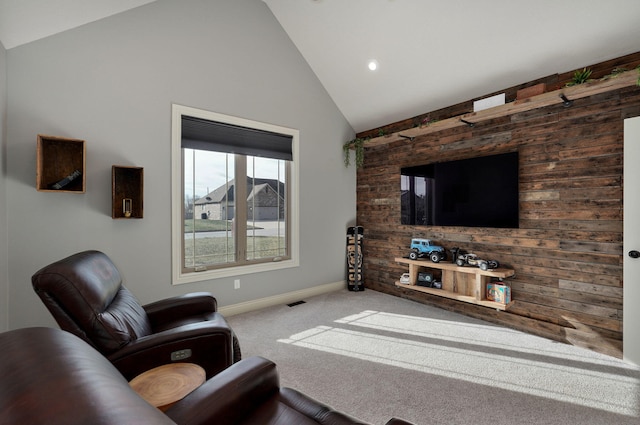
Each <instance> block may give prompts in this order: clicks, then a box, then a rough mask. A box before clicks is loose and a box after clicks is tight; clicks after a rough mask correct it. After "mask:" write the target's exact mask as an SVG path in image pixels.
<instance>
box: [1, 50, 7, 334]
mask: <svg viewBox="0 0 640 425" xmlns="http://www.w3.org/2000/svg"><path fill="white" fill-rule="evenodd" d="M6 117H7V51H6V50H5V48H4V46H3V45H2V43H0V332H1V331H3V330H5V329H7V326H8V321H9V316H8V314H9V282H8V263H7V257H8V254H7V249H8V245H7V202H6V199H5V198H6V196H5V186H6V185H5V181H6V175H7V167H6V161H5V159H6V146H7V144H6V140H7V138H6V131H5V130H6V127H7V125H6V123H7V119H6Z"/></svg>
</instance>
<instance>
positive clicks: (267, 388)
mask: <svg viewBox="0 0 640 425" xmlns="http://www.w3.org/2000/svg"><path fill="white" fill-rule="evenodd" d="M0 347H2V350H0V377H2V378H1V379H0V424H2V425H14V424H15V425H24V424H47V425H86V424H91V425H123V424H126V425H148V424H153V425H161V424H163V425H164V424H166V425H171V424H173V425H176V424H178V425H305V424H308V425H364V422H361V421H359V420H358V419H355V418H352V417H350V416H348V415H347V414H344V413H342V412H339V411H336V410H334V409H332V408H331V407H329V406H327V405H325V404H323V403H321V402H319V401H316V400H314V399H312V398H311V397H308V396H306V395H305V394H303V393H301V392H299V391H296V390H293V389H289V388H282V387H280V383H279V377H278V372H277V370H276V365H275V364H274V363H273V362H271V361H269V360H267V359H264V358H261V357H250V358H247V359H245V360H242V361H240V362H238V363H235V364H233V365H231V366H230V367H228V368H227V369H225V370H224V371H222V372H220V373H219V374H217V375H216V376H214V377H212V378H211V379H209V380H208V381H207V382H205V383H204V384H203V385H202V386H200V387H199V388H196V389H195V390H194V391H193V392H192V393H191V394H189V395H187V396H186V397H185V398H183V399H182V400H179V401H177V402H176V403H175V404H174V405H173V406H171V407H170V408H169V409H168V410H167V411H166V415H165V414H163V413H162V412H161V411H160V410H159V409H156V408H155V407H153V406H152V405H151V404H149V403H147V402H146V401H144V400H143V399H142V398H141V397H140V396H139V395H138V394H137V393H136V392H135V391H134V390H133V389H132V388H131V386H130V385H129V384H128V383H127V381H126V380H125V379H124V378H123V377H122V375H120V374H119V373H118V371H117V370H116V369H115V368H114V367H113V365H111V364H110V363H109V362H108V361H107V360H106V359H105V358H104V356H102V355H100V353H98V352H97V351H96V350H95V349H93V348H91V347H90V346H89V345H87V344H85V343H84V342H83V341H81V340H80V339H79V338H77V337H75V336H74V335H71V334H70V333H68V332H63V331H61V330H60V329H53V328H23V329H16V330H13V331H9V332H4V333H0ZM387 425H411V424H410V423H409V422H405V421H403V420H400V419H391V420H390V421H388V422H387Z"/></svg>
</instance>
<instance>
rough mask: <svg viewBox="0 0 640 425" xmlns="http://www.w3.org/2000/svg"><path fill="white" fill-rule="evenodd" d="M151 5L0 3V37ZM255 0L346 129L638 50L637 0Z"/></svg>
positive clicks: (42, 0)
mask: <svg viewBox="0 0 640 425" xmlns="http://www.w3.org/2000/svg"><path fill="white" fill-rule="evenodd" d="M152 1H154V0H0V41H1V42H2V43H3V44H4V46H5V48H6V49H11V48H13V47H16V46H19V45H22V44H25V43H28V42H31V41H34V40H37V39H39V38H43V37H47V36H49V35H52V34H55V33H57V32H61V31H64V30H67V29H70V28H73V27H76V26H79V25H83V24H86V23H89V22H92V21H95V20H98V19H101V18H103V17H106V16H110V15H113V14H115V13H119V12H122V11H125V10H127V9H130V8H134V7H138V6H141V5H143V4H146V3H151V2H152ZM176 1H177V0H176ZM211 1H214V0H211ZM263 1H264V2H265V3H266V4H267V5H268V6H269V8H270V9H271V11H272V12H273V14H274V15H275V16H276V18H277V19H278V21H279V22H280V24H281V25H282V27H283V28H284V29H285V31H286V32H287V33H288V35H289V37H290V38H291V39H292V40H293V42H294V43H295V45H296V46H297V47H298V49H299V50H300V52H301V53H302V55H303V56H304V57H305V59H306V60H307V62H308V63H309V65H310V66H311V68H312V69H313V71H314V72H315V73H316V75H317V76H318V78H319V80H320V81H321V83H322V84H323V85H324V86H325V88H326V90H327V92H328V93H329V95H330V96H331V97H332V98H333V100H334V101H335V103H336V105H337V106H338V108H339V109H340V110H341V111H342V113H343V114H344V116H345V117H346V118H347V120H348V121H349V122H350V123H351V125H352V127H353V128H354V130H355V131H356V132H360V131H364V130H369V129H373V128H377V127H379V126H383V125H385V124H389V123H392V122H395V121H400V120H403V119H406V118H410V117H413V116H416V115H420V114H424V113H426V112H429V111H432V110H436V109H440V108H443V107H446V106H449V105H453V104H456V103H459V102H462V101H465V100H469V99H473V98H476V97H479V96H482V95H485V94H487V93H491V92H495V91H498V90H501V89H503V88H506V87H511V86H515V85H518V84H521V83H524V82H527V81H531V80H535V79H537V78H541V77H545V76H547V75H551V74H554V73H562V72H566V71H570V70H573V69H576V68H582V67H584V66H587V65H590V64H594V63H598V62H602V61H605V60H608V59H612V58H615V57H619V56H623V55H625V54H628V53H634V52H637V51H640V0H607V1H602V0H536V1H530V0H263ZM371 59H375V60H377V61H378V63H379V65H380V66H379V69H378V70H377V71H375V72H371V71H369V70H368V68H367V63H368V61H369V60H371Z"/></svg>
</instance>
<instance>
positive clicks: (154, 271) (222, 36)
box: [6, 0, 356, 328]
mask: <svg viewBox="0 0 640 425" xmlns="http://www.w3.org/2000/svg"><path fill="white" fill-rule="evenodd" d="M7 69H8V88H9V90H8V96H7V99H8V117H7V164H8V175H7V178H6V201H7V202H6V204H7V210H8V211H7V213H8V221H9V223H8V230H7V232H8V239H9V242H10V244H9V267H8V270H9V272H8V275H9V299H10V306H11V308H10V311H9V323H8V327H9V328H17V327H24V326H33V325H42V324H44V325H50V324H52V323H53V322H52V320H51V318H50V317H49V314H48V312H47V311H46V310H45V309H44V307H43V306H42V305H41V303H40V301H39V299H38V298H37V297H36V295H35V294H34V293H33V290H32V288H31V283H30V278H31V275H32V274H33V273H34V272H35V271H37V270H38V269H39V268H41V267H43V266H45V265H46V264H48V263H50V262H53V261H55V260H58V259H60V258H63V257H65V256H67V255H70V254H72V253H75V252H78V251H82V250H85V249H99V250H102V251H104V252H106V253H107V254H108V255H109V256H110V257H111V258H112V259H113V260H114V262H115V263H116V265H117V266H118V268H119V269H120V271H121V272H122V274H123V277H124V279H125V283H126V285H127V286H128V287H129V288H130V289H131V290H132V292H133V293H134V294H136V295H137V296H138V298H140V300H141V301H142V302H143V303H146V302H150V301H153V300H156V299H160V298H165V297H169V296H172V295H177V294H181V293H186V292H192V291H201V290H206V291H211V292H213V293H214V294H215V295H216V297H217V298H218V301H219V303H220V305H222V306H227V305H233V304H236V303H240V302H245V301H250V300H254V299H259V298H264V297H267V296H272V295H277V294H282V293H286V292H290V291H295V290H300V289H305V288H310V287H313V286H316V285H321V284H325V283H333V282H338V281H342V280H344V274H345V273H344V271H345V266H344V264H345V248H344V244H345V230H346V227H347V226H348V225H352V224H353V222H354V221H355V211H356V208H355V172H354V170H353V168H350V169H345V167H344V165H343V161H342V149H341V146H342V144H343V142H344V141H346V140H349V139H351V138H352V137H353V130H352V129H351V127H350V126H349V125H348V123H347V122H346V120H345V119H344V117H343V116H342V114H341V113H340V111H339V110H338V109H337V108H336V106H335V104H334V103H333V101H332V100H331V99H330V97H329V96H328V94H327V93H326V91H325V90H324V88H323V87H322V85H321V84H320V83H319V81H318V80H317V78H316V77H315V75H314V74H313V73H312V71H311V70H310V68H309V67H308V65H307V63H306V62H305V61H304V59H303V58H302V57H301V55H300V54H299V52H298V51H297V49H296V48H295V47H294V45H293V43H292V42H291V41H290V40H289V38H288V37H287V35H286V33H285V32H284V30H283V29H282V28H281V27H280V26H279V24H278V22H277V20H276V19H275V18H274V17H273V15H272V14H271V12H270V11H269V9H268V8H267V6H266V5H265V4H264V3H263V2H262V1H260V0H217V1H206V2H205V1H197V0H182V1H180V2H177V1H171V0H159V1H158V2H154V3H151V4H149V5H145V6H142V7H140V8H137V9H134V10H132V11H129V12H125V13H123V14H120V15H115V16H112V17H110V18H107V19H104V20H101V21H98V22H94V23H91V24H88V25H85V26H83V27H80V28H77V29H74V30H71V31H67V32H64V33H62V34H58V35H55V36H52V37H48V38H46V39H43V40H39V41H36V42H33V43H30V44H27V45H24V46H19V47H16V48H13V49H9V50H8V51H7ZM171 103H179V104H183V105H187V106H192V107H197V108H203V109H207V110H211V111H215V112H220V113H224V114H229V115H234V116H239V117H243V118H248V119H251V120H256V121H262V122H267V123H272V124H276V125H282V126H287V127H292V128H296V129H299V130H300V198H301V209H300V225H301V232H300V240H301V246H300V258H301V265H300V267H299V268H296V269H287V270H281V271H274V272H269V273H263V274H260V275H246V276H245V275H243V276H241V277H240V279H241V282H242V283H241V288H240V289H238V290H234V289H233V278H228V279H219V280H210V281H206V282H201V283H195V284H185V285H180V286H172V285H171V282H170V276H171V269H170V262H171V257H170V254H171V235H170V225H171V222H170V219H171V211H170V207H171V199H170V184H171V169H170V136H171V122H170V120H171ZM38 133H42V134H48V135H54V136H64V137H72V138H79V139H84V140H86V144H87V191H86V193H85V194H69V193H45V192H37V191H36V190H35V164H36V162H35V161H36V136H37V134H38ZM112 164H117V165H133V166H140V167H144V179H145V181H144V189H145V193H144V201H145V205H144V218H143V219H142V220H112V219H111V165H112Z"/></svg>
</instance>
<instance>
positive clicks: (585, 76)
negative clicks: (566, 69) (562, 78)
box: [566, 68, 592, 87]
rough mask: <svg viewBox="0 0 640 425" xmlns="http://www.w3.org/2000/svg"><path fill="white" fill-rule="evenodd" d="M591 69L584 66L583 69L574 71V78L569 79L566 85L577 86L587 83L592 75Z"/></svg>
mask: <svg viewBox="0 0 640 425" xmlns="http://www.w3.org/2000/svg"><path fill="white" fill-rule="evenodd" d="M591 72H592V71H591V70H590V69H587V68H582V70H577V71H576V72H574V73H573V78H572V79H571V81H569V82H568V83H567V84H566V86H567V87H571V86H577V85H579V84H583V83H586V82H587V81H589V77H591Z"/></svg>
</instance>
